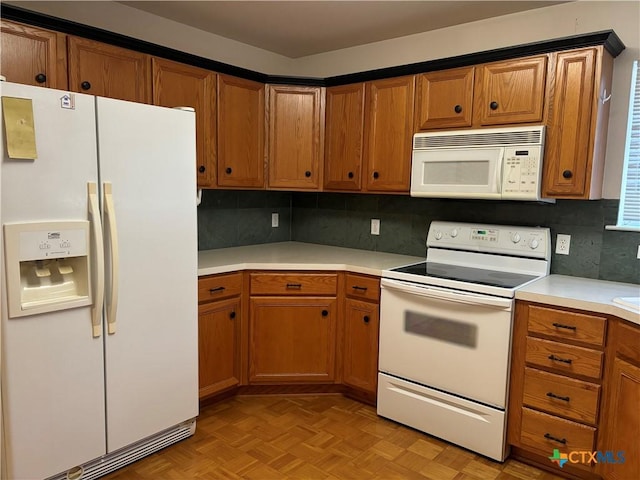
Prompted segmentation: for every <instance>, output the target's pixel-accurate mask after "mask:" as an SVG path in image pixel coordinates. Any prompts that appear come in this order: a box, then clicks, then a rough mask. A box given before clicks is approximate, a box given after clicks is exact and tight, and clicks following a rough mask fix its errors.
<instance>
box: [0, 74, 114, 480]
mask: <svg viewBox="0 0 640 480" xmlns="http://www.w3.org/2000/svg"><path fill="white" fill-rule="evenodd" d="M0 91H1V93H2V96H10V97H19V98H28V99H31V103H32V105H33V114H34V122H35V138H36V147H37V153H38V158H37V159H36V160H12V159H9V158H7V156H6V148H5V144H4V143H5V135H4V132H5V128H4V127H5V126H4V125H0V131H1V132H2V135H1V138H2V140H0V143H1V145H0V147H1V148H0V150H1V151H2V152H3V153H2V155H3V157H2V165H1V169H2V173H1V179H2V180H1V181H2V184H1V187H0V192H1V193H0V195H1V201H0V205H1V217H0V218H1V221H2V224H3V225H4V224H6V223H13V222H30V221H60V220H71V221H78V220H88V211H87V210H88V209H87V183H88V182H97V178H98V174H97V161H96V152H97V150H96V137H95V128H96V124H95V103H94V98H93V97H91V96H88V95H80V94H69V93H68V92H62V91H58V90H53V89H48V88H46V89H45V88H38V87H30V86H25V85H16V84H11V83H4V82H3V83H0ZM3 113H4V112H3ZM0 118H4V115H1V116H0ZM0 121H3V120H0ZM1 238H2V240H0V243H2V245H1V247H2V248H1V250H2V254H1V255H0V262H1V269H2V272H1V277H0V278H2V281H3V282H4V281H5V280H6V278H7V277H6V264H5V263H4V262H5V255H4V244H3V242H4V235H2V237H1ZM93 240H95V239H93ZM0 290H1V291H2V302H1V305H2V306H1V310H2V404H3V405H2V407H3V412H2V415H3V427H4V442H5V453H6V467H7V478H44V477H48V476H50V475H54V474H56V473H59V472H62V471H65V470H67V469H69V468H72V467H74V466H76V465H79V464H81V463H83V462H86V461H88V460H91V459H94V458H96V457H99V456H101V455H104V454H105V452H106V445H105V413H104V375H103V342H102V337H100V338H94V337H93V335H92V329H91V308H90V307H89V306H85V307H77V308H72V309H68V310H61V311H57V312H49V313H42V314H38V315H31V316H26V317H19V318H12V319H9V317H8V310H7V296H6V285H5V284H4V283H3V285H2V288H1V289H0Z"/></svg>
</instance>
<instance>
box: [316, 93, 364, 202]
mask: <svg viewBox="0 0 640 480" xmlns="http://www.w3.org/2000/svg"><path fill="white" fill-rule="evenodd" d="M364 91H365V88H364V83H355V84H352V85H341V86H339V87H331V88H327V98H326V109H327V114H326V121H325V160H324V162H325V163H324V188H325V189H327V190H360V187H361V178H362V154H363V134H364Z"/></svg>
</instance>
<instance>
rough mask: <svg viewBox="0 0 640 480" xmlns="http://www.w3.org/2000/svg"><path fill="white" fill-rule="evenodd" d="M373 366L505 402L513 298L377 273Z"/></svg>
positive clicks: (463, 393)
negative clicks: (378, 294)
mask: <svg viewBox="0 0 640 480" xmlns="http://www.w3.org/2000/svg"><path fill="white" fill-rule="evenodd" d="M381 287H382V292H381V298H380V356H379V370H380V371H381V372H383V373H387V374H390V375H393V376H396V377H399V378H403V379H406V380H409V381H411V382H415V383H419V384H422V385H425V386H428V387H431V388H434V389H437V390H441V391H444V392H448V393H451V394H453V395H457V396H460V397H464V398H466V399H470V400H474V401H477V402H480V403H483V404H485V405H490V406H493V407H497V408H500V409H503V410H504V409H505V408H506V397H507V383H508V375H509V358H510V347H511V324H512V315H513V304H514V301H513V299H506V298H499V297H493V296H489V295H483V294H477V293H469V292H461V291H458V290H451V289H445V288H438V287H432V286H426V285H421V284H416V283H411V282H404V281H400V280H390V279H386V278H383V279H382V282H381Z"/></svg>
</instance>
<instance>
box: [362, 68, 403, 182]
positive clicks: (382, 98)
mask: <svg viewBox="0 0 640 480" xmlns="http://www.w3.org/2000/svg"><path fill="white" fill-rule="evenodd" d="M414 83H415V77H414V76H407V77H398V78H389V79H385V80H376V81H373V82H368V83H367V84H366V108H365V130H364V132H365V133H364V134H365V142H364V143H365V161H366V182H365V185H364V188H366V190H368V191H370V192H408V191H409V181H410V177H411V151H412V138H413V100H414V90H415V89H414Z"/></svg>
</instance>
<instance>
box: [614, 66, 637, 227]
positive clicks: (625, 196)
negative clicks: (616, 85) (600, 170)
mask: <svg viewBox="0 0 640 480" xmlns="http://www.w3.org/2000/svg"><path fill="white" fill-rule="evenodd" d="M638 68H639V66H638V60H636V61H635V62H633V69H632V74H631V95H630V99H629V121H628V124H627V140H626V145H625V149H624V167H623V170H622V185H621V188H620V209H619V210H618V222H617V226H618V227H622V228H630V229H640V74H639V72H638Z"/></svg>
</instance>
